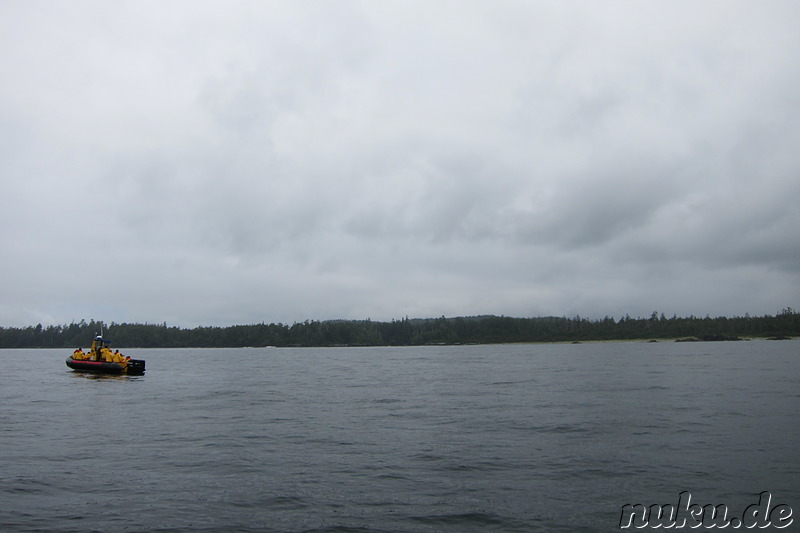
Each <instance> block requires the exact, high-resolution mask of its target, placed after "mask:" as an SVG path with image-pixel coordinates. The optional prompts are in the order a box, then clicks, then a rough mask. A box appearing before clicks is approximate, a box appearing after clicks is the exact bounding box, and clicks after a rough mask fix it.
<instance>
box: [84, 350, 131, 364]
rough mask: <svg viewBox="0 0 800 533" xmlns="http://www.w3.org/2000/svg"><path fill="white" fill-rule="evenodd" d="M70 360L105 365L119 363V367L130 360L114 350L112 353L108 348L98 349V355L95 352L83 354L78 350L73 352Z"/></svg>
mask: <svg viewBox="0 0 800 533" xmlns="http://www.w3.org/2000/svg"><path fill="white" fill-rule="evenodd" d="M72 358H73V359H75V360H76V361H105V362H106V363H120V364H121V365H123V366H124V365H126V364H127V363H128V361H129V360H130V357H126V356H124V355H122V354H121V353H119V350H114V351H113V352H112V351H111V349H110V348H109V347H108V346H103V347H102V348H100V351H99V353H98V352H97V351H96V350H90V351H89V352H88V353H84V351H83V349H81V348H78V349H77V350H75V351H74V352H72Z"/></svg>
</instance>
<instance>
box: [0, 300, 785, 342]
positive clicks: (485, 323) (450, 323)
mask: <svg viewBox="0 0 800 533" xmlns="http://www.w3.org/2000/svg"><path fill="white" fill-rule="evenodd" d="M103 328H104V332H105V336H106V337H107V338H108V339H109V340H110V341H111V342H112V343H113V345H114V346H117V347H131V348H134V347H135V348H223V347H231V348H233V347H245V346H254V347H259V346H308V347H311V346H386V345H393V346H414V345H425V344H495V343H515V342H581V341H602V340H654V339H667V340H684V341H687V340H694V341H710V340H738V339H742V338H786V337H795V336H800V313H798V312H796V311H795V310H794V309H792V308H790V307H787V308H785V309H783V310H782V311H780V312H779V313H777V314H776V315H774V316H773V315H764V316H758V317H751V316H749V315H745V316H743V317H738V316H737V317H716V318H711V317H705V318H698V317H694V316H689V317H685V318H681V317H677V316H673V317H672V318H667V317H665V316H664V315H663V314H660V315H659V314H658V313H657V312H654V313H653V314H652V315H651V316H650V317H648V318H631V317H630V316H627V315H626V316H625V317H622V318H620V319H617V320H615V319H614V318H611V317H605V318H603V319H599V320H590V319H587V318H582V317H580V316H575V317H572V318H567V317H537V318H513V317H506V316H494V315H488V316H474V317H455V318H446V317H444V316H442V317H440V318H426V319H409V318H403V319H400V320H392V321H390V322H376V321H372V320H329V321H309V320H307V321H305V322H298V323H294V324H291V325H288V324H281V323H278V324H264V323H261V324H251V325H241V326H227V327H197V328H179V327H176V326H168V325H167V324H166V323H163V324H147V323H145V324H128V323H122V324H116V323H113V322H112V323H110V324H104V325H103ZM100 331H101V323H100V322H99V321H96V320H90V321H88V322H87V321H85V320H81V321H80V322H78V323H74V322H73V323H71V324H69V325H59V326H52V325H51V326H42V325H41V324H38V325H36V326H27V327H22V328H17V327H7V328H6V327H0V348H73V349H74V348H76V347H79V346H81V347H85V346H88V344H89V343H90V342H91V339H92V338H93V337H94V336H95V335H97V334H98V333H100Z"/></svg>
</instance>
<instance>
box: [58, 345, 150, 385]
mask: <svg viewBox="0 0 800 533" xmlns="http://www.w3.org/2000/svg"><path fill="white" fill-rule="evenodd" d="M110 346H111V343H110V342H108V341H107V340H106V339H104V338H103V337H102V336H100V335H98V336H97V337H95V338H94V340H92V346H91V348H89V351H88V352H84V351H83V349H82V348H78V349H77V350H75V351H74V352H73V353H72V355H71V356H69V357H67V366H68V367H70V368H71V369H72V370H77V371H79V372H95V373H100V374H127V375H129V376H141V375H142V374H144V367H145V362H144V360H143V359H131V358H130V357H125V356H123V355H122V354H121V353H119V351H115V352H112V351H111V347H110Z"/></svg>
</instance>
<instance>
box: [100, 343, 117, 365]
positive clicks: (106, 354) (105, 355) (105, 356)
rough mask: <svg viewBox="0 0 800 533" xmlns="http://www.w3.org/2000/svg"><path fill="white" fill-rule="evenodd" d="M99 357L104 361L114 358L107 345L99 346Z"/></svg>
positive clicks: (108, 361) (110, 360)
mask: <svg viewBox="0 0 800 533" xmlns="http://www.w3.org/2000/svg"><path fill="white" fill-rule="evenodd" d="M100 359H101V360H103V361H105V362H106V363H111V362H112V361H113V360H114V358H113V356H112V353H111V350H109V349H108V347H107V346H103V347H102V348H100Z"/></svg>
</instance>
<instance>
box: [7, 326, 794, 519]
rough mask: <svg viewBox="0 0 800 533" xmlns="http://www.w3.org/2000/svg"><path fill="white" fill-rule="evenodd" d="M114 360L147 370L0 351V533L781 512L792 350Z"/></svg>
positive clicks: (336, 353) (677, 347)
mask: <svg viewBox="0 0 800 533" xmlns="http://www.w3.org/2000/svg"><path fill="white" fill-rule="evenodd" d="M112 340H113V339H112ZM125 351H126V353H127V355H131V356H133V357H141V358H143V359H146V360H147V374H146V375H145V376H142V377H92V376H87V375H84V374H80V373H75V372H72V371H70V370H69V369H67V367H66V365H65V364H64V358H65V357H66V356H67V355H68V354H67V351H63V352H62V351H54V350H2V351H0V364H2V378H0V383H2V385H1V386H0V531H63V532H71V531H75V532H85V531H103V532H116V531H128V532H137V531H163V532H168V531H169V532H183V531H214V532H217V531H230V532H241V531H280V532H300V531H319V532H323V531H325V532H334V531H339V532H348V531H363V532H368V531H376V532H406V531H408V532H415V531H420V532H424V531H430V532H433V531H450V532H459V533H460V532H468V531H519V532H530V531H613V530H619V529H618V525H619V519H620V510H621V507H622V505H624V504H626V503H632V504H635V503H642V504H644V505H651V504H656V503H658V504H666V503H674V504H677V501H678V494H679V493H680V492H681V491H685V490H686V491H690V492H691V494H692V498H693V501H694V502H696V503H700V504H701V505H704V504H726V505H727V506H728V507H729V509H731V510H732V511H735V513H739V511H741V510H743V509H744V508H745V507H746V506H747V505H749V504H751V503H756V502H757V501H758V496H757V495H758V493H760V492H761V491H770V492H771V493H772V495H773V498H774V500H775V503H784V504H788V505H790V506H791V507H792V508H793V509H794V511H795V515H797V513H800V460H798V458H799V457H800V453H799V452H798V451H797V447H798V445H799V444H800V409H799V408H800V341H751V342H723V343H685V344H682V343H657V344H645V343H596V344H581V345H497V346H463V347H415V348H325V349H300V348H295V349H278V348H264V349H255V348H253V349H229V350H221V349H220V350H212V349H180V350H133V349H131V350H125ZM739 514H740V513H739ZM796 518H797V516H796ZM790 529H791V528H790Z"/></svg>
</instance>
